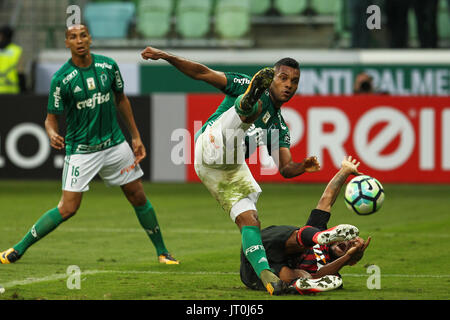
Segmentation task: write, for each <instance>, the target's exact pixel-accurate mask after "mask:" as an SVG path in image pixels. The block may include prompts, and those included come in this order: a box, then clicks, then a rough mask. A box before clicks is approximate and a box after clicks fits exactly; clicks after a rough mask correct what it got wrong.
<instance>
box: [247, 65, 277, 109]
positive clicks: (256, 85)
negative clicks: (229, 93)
mask: <svg viewBox="0 0 450 320" xmlns="http://www.w3.org/2000/svg"><path fill="white" fill-rule="evenodd" d="M274 75H275V71H274V70H273V68H264V69H261V70H259V71H258V72H257V73H256V74H255V75H254V76H253V79H252V81H251V82H250V84H249V86H248V88H247V90H246V91H245V93H244V95H243V97H242V99H241V104H240V109H241V110H242V111H243V113H249V112H251V110H252V109H253V106H254V105H255V104H256V103H257V102H258V100H259V98H260V97H261V96H262V94H263V93H264V91H266V89H267V88H269V87H270V84H271V83H272V81H273V77H274Z"/></svg>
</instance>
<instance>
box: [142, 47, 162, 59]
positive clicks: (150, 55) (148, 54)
mask: <svg viewBox="0 0 450 320" xmlns="http://www.w3.org/2000/svg"><path fill="white" fill-rule="evenodd" d="M141 56H142V59H144V60H149V59H151V60H159V59H163V58H164V57H165V56H166V52H164V51H162V50H159V49H156V48H153V47H147V48H145V49H144V50H143V51H142V52H141Z"/></svg>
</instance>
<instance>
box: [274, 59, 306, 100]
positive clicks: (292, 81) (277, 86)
mask: <svg viewBox="0 0 450 320" xmlns="http://www.w3.org/2000/svg"><path fill="white" fill-rule="evenodd" d="M299 80H300V71H299V70H298V69H295V68H291V67H288V66H280V67H278V68H275V76H274V77H273V82H272V84H271V85H270V94H271V96H272V98H273V99H274V100H275V102H280V103H284V102H287V101H289V100H290V99H291V98H292V97H293V96H294V94H295V92H296V91H297V88H298V82H299Z"/></svg>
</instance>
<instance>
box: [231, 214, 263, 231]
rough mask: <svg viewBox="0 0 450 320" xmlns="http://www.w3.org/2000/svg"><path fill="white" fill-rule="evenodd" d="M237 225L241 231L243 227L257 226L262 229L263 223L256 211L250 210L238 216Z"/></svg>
mask: <svg viewBox="0 0 450 320" xmlns="http://www.w3.org/2000/svg"><path fill="white" fill-rule="evenodd" d="M235 223H236V225H237V226H238V227H239V229H242V227H245V226H255V227H259V228H261V222H260V221H259V219H258V214H257V213H256V211H254V210H249V211H246V212H243V213H241V214H240V215H238V216H237V217H236V220H235Z"/></svg>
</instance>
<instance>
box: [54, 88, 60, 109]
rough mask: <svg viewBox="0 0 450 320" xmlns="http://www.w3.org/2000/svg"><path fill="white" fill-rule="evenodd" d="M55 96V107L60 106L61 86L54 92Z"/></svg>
mask: <svg viewBox="0 0 450 320" xmlns="http://www.w3.org/2000/svg"><path fill="white" fill-rule="evenodd" d="M53 97H54V98H55V104H54V105H55V108H59V100H61V87H56V88H55V92H53Z"/></svg>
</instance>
